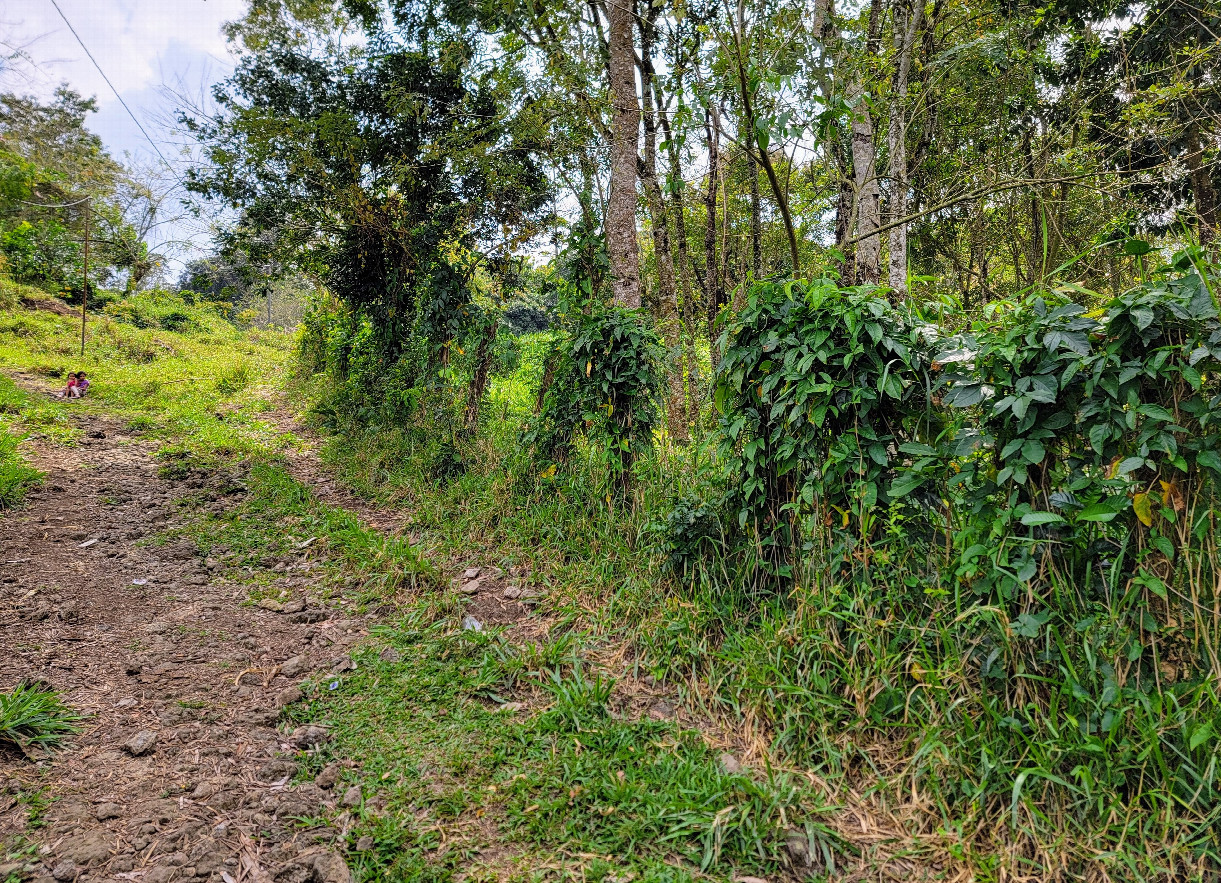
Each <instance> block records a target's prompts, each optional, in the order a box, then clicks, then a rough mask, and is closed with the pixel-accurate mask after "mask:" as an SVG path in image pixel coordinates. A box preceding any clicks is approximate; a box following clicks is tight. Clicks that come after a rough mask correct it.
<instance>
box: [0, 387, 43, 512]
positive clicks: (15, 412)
mask: <svg viewBox="0 0 1221 883" xmlns="http://www.w3.org/2000/svg"><path fill="white" fill-rule="evenodd" d="M43 419H44V415H43V414H42V412H41V411H40V409H38V408H37V407H36V406H35V405H34V403H33V401H32V400H31V398H30V397H29V396H27V395H25V394H24V393H23V392H22V391H21V390H19V389H18V388H17V387H16V386H15V385H14V384H13V382H12V381H11V380H9V379H8V378H7V377H0V510H4V509H12V508H14V507H15V506H19V505H20V504H21V501H22V500H24V499H25V495H26V492H27V491H28V490H29V489H30V488H32V487H34V486H36V485H37V484H39V483H40V482H41V481H42V473H41V472H39V471H38V470H37V469H35V468H33V467H32V466H30V465H29V463H28V462H27V461H26V459H25V457H23V456H22V455H21V451H20V450H19V445H20V443H21V440H22V437H23V434H18V432H19V427H18V425H17V424H18V422H19V421H20V422H21V423H23V424H25V425H26V426H30V425H38V424H39V423H41V422H42V421H43ZM55 425H57V424H55Z"/></svg>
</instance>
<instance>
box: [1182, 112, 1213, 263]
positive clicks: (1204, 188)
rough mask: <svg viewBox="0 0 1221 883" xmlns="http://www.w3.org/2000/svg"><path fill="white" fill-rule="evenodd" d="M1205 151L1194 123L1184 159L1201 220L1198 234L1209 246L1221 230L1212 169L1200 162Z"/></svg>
mask: <svg viewBox="0 0 1221 883" xmlns="http://www.w3.org/2000/svg"><path fill="white" fill-rule="evenodd" d="M1203 152H1204V147H1203V145H1202V144H1201V143H1200V129H1199V126H1198V125H1197V124H1195V123H1193V124H1192V126H1191V131H1190V133H1189V135H1188V140H1187V151H1186V153H1185V155H1184V160H1185V161H1186V163H1187V174H1188V175H1189V180H1190V181H1191V197H1192V201H1193V202H1194V203H1195V206H1196V218H1197V219H1198V221H1199V229H1198V232H1197V235H1198V236H1199V239H1200V244H1201V245H1203V246H1205V247H1208V246H1210V245H1212V243H1213V242H1214V241H1215V240H1216V238H1217V235H1218V233H1219V232H1221V231H1219V230H1218V227H1217V223H1218V218H1217V191H1216V189H1215V188H1214V187H1213V182H1212V176H1211V170H1210V169H1209V168H1208V166H1206V165H1204V164H1203V163H1201V162H1200V157H1201V156H1202V155H1203Z"/></svg>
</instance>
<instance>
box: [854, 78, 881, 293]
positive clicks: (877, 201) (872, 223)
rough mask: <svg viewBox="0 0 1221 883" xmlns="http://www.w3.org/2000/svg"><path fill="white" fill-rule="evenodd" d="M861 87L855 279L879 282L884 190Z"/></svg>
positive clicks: (856, 136)
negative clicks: (879, 183) (879, 178)
mask: <svg viewBox="0 0 1221 883" xmlns="http://www.w3.org/2000/svg"><path fill="white" fill-rule="evenodd" d="M863 94H864V93H863V92H862V91H861V90H860V87H859V86H858V87H854V90H853V96H852V97H853V98H854V99H856V101H857V105H856V108H855V109H854V110H853V114H852V169H853V172H854V175H855V179H854V181H853V188H852V189H853V191H854V192H855V194H856V211H855V214H856V231H857V233H856V235H857V236H860V237H863V238H862V239H860V240H859V241H858V242H857V245H856V281H857V282H858V283H861V284H873V283H877V282H878V281H879V280H880V278H881V275H882V266H881V258H882V238H881V237H880V236H879V235H878V234H877V233H872V232H871V231H874V230H877V229H878V228H879V227H881V226H882V203H881V190H880V188H879V187H878V175H877V151H876V150H875V149H874V146H873V116H872V114H870V112H869V108H868V107H867V106H866V105H865V102H864V100H863V99H862V95H863Z"/></svg>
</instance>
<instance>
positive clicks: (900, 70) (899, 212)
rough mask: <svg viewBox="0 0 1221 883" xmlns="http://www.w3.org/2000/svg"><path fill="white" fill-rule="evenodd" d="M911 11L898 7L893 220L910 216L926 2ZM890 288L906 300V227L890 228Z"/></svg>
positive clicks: (890, 139) (890, 137) (890, 141)
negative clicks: (914, 78)
mask: <svg viewBox="0 0 1221 883" xmlns="http://www.w3.org/2000/svg"><path fill="white" fill-rule="evenodd" d="M913 5H914V9H909V8H908V6H907V3H906V2H905V0H900V2H899V5H897V6H896V7H895V43H896V44H897V45H896V46H895V52H896V54H897V56H898V58H897V64H896V65H895V75H894V82H893V88H892V93H893V94H892V97H891V101H890V128H889V131H888V132H887V146H888V147H889V149H890V217H891V219H892V220H897V219H899V218H903V217H906V215H907V186H908V185H907V86H908V79H909V74H910V72H911V60H912V48H913V47H914V46H915V44H916V35H917V34H918V33H919V31H920V24H921V21H922V20H923V18H924V0H915V2H914V4H913ZM890 287H891V288H892V289H893V290H894V292H895V294H896V295H897V296H898V297H907V224H906V223H903V224H899V225H897V226H895V227H891V228H890Z"/></svg>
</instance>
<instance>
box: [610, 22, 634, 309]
mask: <svg viewBox="0 0 1221 883" xmlns="http://www.w3.org/2000/svg"><path fill="white" fill-rule="evenodd" d="M609 7H610V11H609V14H608V18H609V28H608V33H607V52H608V56H609V63H608V70H609V75H610V92H611V109H612V120H611V136H612V142H611V157H610V196H609V198H608V199H607V206H606V252H607V257H608V258H609V259H610V270H611V290H612V292H613V299H614V302H615V303H616V304H618V305H619V306H621V307H626V308H627V309H633V310H634V309H637V308H638V307H639V306H640V251H639V247H638V245H637V242H636V158H637V153H636V151H637V142H638V140H639V135H640V104H639V101H638V98H637V95H636V59H635V55H636V50H635V45H634V41H633V39H632V18H633V16H634V14H635V3H634V2H631V3H629V0H620V2H614V3H610V4H609Z"/></svg>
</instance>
